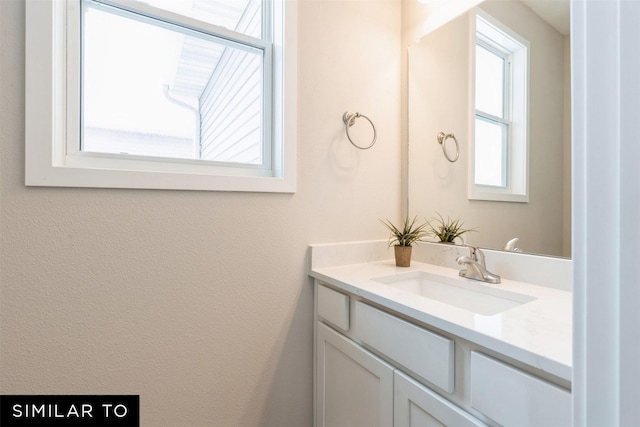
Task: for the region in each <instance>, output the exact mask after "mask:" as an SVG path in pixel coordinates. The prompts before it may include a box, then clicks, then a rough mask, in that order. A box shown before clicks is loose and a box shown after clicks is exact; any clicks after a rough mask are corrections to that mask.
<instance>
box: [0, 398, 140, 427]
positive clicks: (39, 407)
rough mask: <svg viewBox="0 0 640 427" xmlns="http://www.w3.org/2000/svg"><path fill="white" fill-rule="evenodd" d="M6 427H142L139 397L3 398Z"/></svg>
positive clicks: (0, 422) (0, 407)
mask: <svg viewBox="0 0 640 427" xmlns="http://www.w3.org/2000/svg"><path fill="white" fill-rule="evenodd" d="M0 426H2V427H72V426H73V427H140V396H138V395H14V396H10V395H2V396H0Z"/></svg>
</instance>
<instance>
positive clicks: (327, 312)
mask: <svg viewBox="0 0 640 427" xmlns="http://www.w3.org/2000/svg"><path fill="white" fill-rule="evenodd" d="M318 316H320V317H322V318H323V319H324V320H326V321H327V322H329V323H331V324H332V325H333V326H335V327H337V328H339V329H342V330H343V331H348V330H349V296H348V295H345V294H342V293H340V292H338V291H334V290H333V289H330V288H327V287H326V286H322V285H320V284H319V285H318Z"/></svg>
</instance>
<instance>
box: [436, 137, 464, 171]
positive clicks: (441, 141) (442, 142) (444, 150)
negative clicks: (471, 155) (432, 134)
mask: <svg viewBox="0 0 640 427" xmlns="http://www.w3.org/2000/svg"><path fill="white" fill-rule="evenodd" d="M437 138H438V144H440V145H441V146H442V153H443V154H444V157H445V158H446V159H447V160H449V161H450V162H451V163H453V162H455V161H456V160H458V157H460V146H459V145H458V140H457V139H456V137H455V135H454V134H452V133H444V132H438V135H437ZM448 139H453V142H454V143H455V145H456V152H455V155H454V156H453V157H452V156H450V155H449V153H447V148H446V142H447V140H448Z"/></svg>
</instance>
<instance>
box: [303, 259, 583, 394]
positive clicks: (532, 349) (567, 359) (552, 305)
mask: <svg viewBox="0 0 640 427" xmlns="http://www.w3.org/2000/svg"><path fill="white" fill-rule="evenodd" d="M412 271H425V272H428V273H432V274H437V275H441V276H446V277H451V278H459V277H458V270H457V269H452V268H447V267H441V266H437V265H432V264H426V263H421V262H416V261H412V263H411V267H396V266H395V262H394V261H393V260H385V261H375V262H366V263H356V264H349V265H341V266H337V267H319V268H312V269H311V271H310V275H311V276H312V277H314V278H316V279H319V280H321V281H322V282H325V283H327V284H329V285H332V286H334V287H336V288H338V289H341V290H343V291H345V292H348V293H351V294H354V295H357V296H359V297H361V298H363V299H364V300H368V301H370V302H373V303H376V304H380V305H382V306H384V307H387V308H389V309H390V310H393V311H396V312H398V313H401V314H403V315H405V316H408V317H410V318H413V319H415V320H417V321H419V322H423V323H425V324H428V325H431V326H433V327H435V328H438V329H441V330H442V331H445V332H448V333H451V334H453V335H456V336H458V337H460V338H463V339H466V340H469V341H471V342H474V343H476V344H478V345H480V346H482V347H486V348H488V349H490V350H493V351H496V352H498V353H501V354H503V355H505V356H507V357H511V358H513V359H515V360H517V361H520V362H522V363H525V364H527V365H530V366H533V367H535V368H538V369H541V370H542V371H545V372H549V373H550V374H552V375H555V376H557V377H560V378H563V379H565V380H568V381H570V380H571V358H572V354H571V343H572V339H571V337H572V324H571V318H572V314H571V310H572V296H571V292H568V291H563V290H558V289H553V288H548V287H544V286H537V285H531V284H528V283H523V282H518V281H514V280H507V279H504V278H503V279H502V283H500V284H497V285H492V284H489V283H483V282H478V281H471V282H473V283H474V284H481V285H483V286H488V287H496V288H499V289H503V290H507V291H511V292H516V293H519V294H525V295H528V296H531V297H535V300H533V301H531V302H527V303H526V304H522V305H519V306H517V307H514V308H510V309H508V310H506V311H503V312H501V313H499V314H495V315H481V314H477V313H474V312H471V311H467V310H465V309H462V308H458V307H455V306H453V305H449V304H445V303H442V302H439V301H436V300H433V299H429V298H426V297H422V296H418V295H415V294H413V293H410V292H407V291H403V290H399V289H396V288H394V287H392V286H389V285H386V284H383V283H380V282H378V281H374V280H373V279H374V278H378V277H382V276H389V275H393V274H404V273H407V272H412ZM464 280H469V279H464Z"/></svg>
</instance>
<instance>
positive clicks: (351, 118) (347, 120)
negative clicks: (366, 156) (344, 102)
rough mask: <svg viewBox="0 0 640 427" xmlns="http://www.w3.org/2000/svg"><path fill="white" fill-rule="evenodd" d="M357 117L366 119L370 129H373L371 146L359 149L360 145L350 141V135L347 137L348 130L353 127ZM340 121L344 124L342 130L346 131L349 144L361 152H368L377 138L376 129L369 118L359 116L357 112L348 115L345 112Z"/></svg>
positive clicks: (347, 112)
mask: <svg viewBox="0 0 640 427" xmlns="http://www.w3.org/2000/svg"><path fill="white" fill-rule="evenodd" d="M358 117H362V118H365V119H367V121H368V122H369V123H371V127H372V128H373V141H371V144H369V145H367V146H366V147H361V146H360V145H358V144H356V143H355V142H353V140H352V139H351V135H349V128H350V127H351V126H353V124H354V123H355V122H356V119H357V118H358ZM342 121H343V122H344V128H345V130H346V131H347V138H349V142H350V143H351V144H353V146H354V147H356V148H359V149H361V150H368V149H369V148H371V147H373V144H375V143H376V138H377V133H376V127H375V125H374V124H373V122H372V121H371V119H370V118H369V117H367V116H365V115H364V114H360V113H358V112H356V113H350V112H349V111H345V113H344V114H343V115H342Z"/></svg>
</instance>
